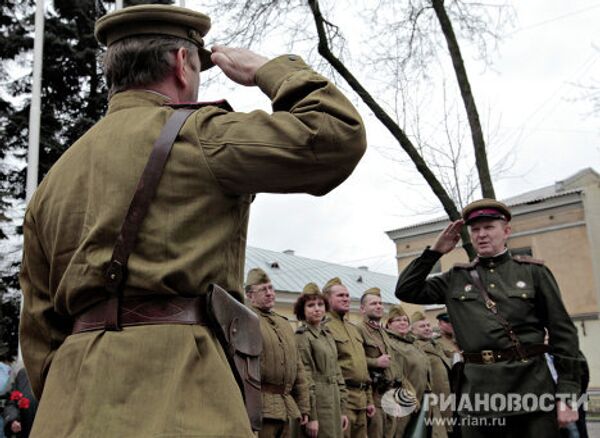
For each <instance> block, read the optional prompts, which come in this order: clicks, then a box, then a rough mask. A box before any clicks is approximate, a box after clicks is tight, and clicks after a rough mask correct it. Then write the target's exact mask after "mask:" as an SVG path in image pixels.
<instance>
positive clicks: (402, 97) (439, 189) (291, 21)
mask: <svg viewBox="0 0 600 438" xmlns="http://www.w3.org/2000/svg"><path fill="white" fill-rule="evenodd" d="M371 4H372V5H373V6H369V5H371ZM201 5H202V6H201V7H202V10H203V11H205V12H207V13H208V14H209V15H211V16H214V17H219V21H220V22H221V26H219V27H221V28H223V27H225V25H224V24H223V22H224V21H226V24H227V26H226V29H227V30H226V34H225V35H224V36H225V40H226V41H225V43H232V44H238V45H242V46H251V45H253V44H255V43H257V42H260V41H263V40H265V41H267V36H268V38H269V39H277V38H280V37H281V38H283V39H285V41H291V44H290V48H292V47H294V46H297V47H302V48H304V49H306V51H308V52H309V53H312V54H314V50H315V49H316V50H317V51H318V53H319V54H320V55H321V56H322V58H323V59H325V60H326V62H327V65H328V66H329V67H330V68H331V69H333V71H334V72H335V75H334V76H336V75H337V77H338V78H339V77H341V78H343V80H344V81H345V82H346V83H347V84H348V85H349V86H350V87H351V88H352V90H353V91H354V92H355V93H356V94H357V95H358V97H359V98H360V99H361V100H362V101H363V102H364V103H365V104H366V105H367V107H368V108H369V109H370V110H371V111H372V113H373V115H374V116H375V117H376V118H377V119H378V120H379V121H380V122H381V123H382V124H383V125H384V127H385V128H386V129H387V131H388V132H389V133H390V134H391V135H392V137H393V138H394V139H395V140H396V142H397V143H398V145H399V146H400V147H401V148H402V150H403V152H404V154H405V155H408V157H409V158H410V160H411V162H412V163H413V165H414V166H415V167H416V169H417V171H418V172H419V173H420V175H421V176H422V177H423V178H424V180H425V181H426V183H427V184H428V185H429V187H430V188H431V190H432V191H433V193H434V194H435V196H436V197H437V199H438V200H439V202H440V203H441V205H442V207H443V208H444V210H445V212H446V213H447V215H448V216H449V217H450V218H451V219H452V220H456V219H458V218H460V213H459V210H460V208H461V207H462V206H464V204H466V203H468V202H469V201H470V200H471V197H472V196H473V194H474V192H475V190H476V189H477V188H479V189H480V190H481V193H482V195H483V196H485V197H490V198H494V197H495V193H494V188H493V184H492V177H491V173H490V166H489V164H488V154H487V149H486V142H485V139H484V130H483V129H482V126H481V122H480V116H479V112H478V110H477V105H476V103H475V97H474V93H473V91H472V89H471V86H470V83H469V79H468V75H467V71H466V68H465V65H464V60H463V54H462V52H461V47H460V45H459V38H460V39H461V40H462V41H463V42H465V43H469V44H468V45H469V47H471V46H473V45H474V46H476V48H477V52H476V53H477V56H478V57H480V58H481V59H483V60H486V59H488V48H489V46H490V44H491V45H495V43H496V42H497V41H498V38H499V34H498V33H497V29H502V28H503V26H505V25H506V24H508V23H509V22H510V18H511V13H512V9H510V8H508V7H506V6H505V5H502V4H496V5H494V4H493V3H492V4H489V3H485V4H484V3H479V2H466V1H461V0H447V1H446V2H444V1H442V0H408V1H402V2H398V1H394V0H380V1H378V2H375V3H364V4H362V3H361V4H358V3H356V2H343V1H336V2H333V1H328V0H322V1H319V0H285V1H284V0H264V1H260V2H236V1H233V0H229V1H226V0H222V1H219V2H210V1H206V2H202V3H201ZM358 8H360V9H358ZM370 8H371V9H370ZM354 17H361V18H362V22H363V24H365V25H364V26H363V27H360V26H355V25H356V23H357V20H356V19H355V18H354ZM349 18H350V19H351V20H354V21H352V27H350V26H347V27H346V28H344V26H343V25H341V24H340V23H347V22H348V19H349ZM359 21H360V20H359ZM345 33H346V34H348V33H350V34H351V35H352V39H351V40H347V39H346V38H345V37H344V34H345ZM352 43H354V45H351V44H352ZM322 66H323V64H321V65H320V66H319V67H322ZM444 68H445V69H446V70H447V69H448V68H449V69H450V70H451V71H452V74H453V76H454V77H455V79H454V81H444V91H443V96H444V97H443V107H444V115H443V117H442V118H441V120H439V121H437V122H436V123H435V125H434V124H433V123H430V131H431V132H429V133H426V132H424V130H423V129H422V128H423V127H424V126H425V125H426V124H427V122H426V120H427V119H429V120H432V119H433V115H432V114H431V113H428V111H429V110H430V109H431V108H432V106H433V105H432V104H431V102H430V101H428V100H427V99H428V94H427V93H428V92H429V91H430V90H431V89H432V88H433V87H434V86H437V85H439V84H435V83H434V80H436V78H438V77H439V74H437V75H434V74H432V72H433V70H435V69H437V71H438V72H439V71H442V72H444ZM368 86H369V87H371V90H368V89H367V87H368ZM373 89H375V92H373ZM451 90H454V92H452V91H451ZM417 91H424V94H423V93H422V94H420V95H419V94H417V93H416V92H417ZM453 94H457V95H458V96H460V101H461V102H462V115H459V116H457V115H458V114H459V113H460V112H459V107H458V106H457V105H456V104H452V103H451V102H452V99H450V97H449V96H450V95H453ZM411 111H412V112H411ZM415 111H416V112H415ZM465 118H466V120H467V122H466V123H463V120H464V119H465ZM467 126H468V128H467ZM467 131H468V133H469V134H470V135H469V137H470V142H471V145H472V153H470V154H469V153H467V148H466V147H465V146H464V143H466V142H467V140H466V138H465V137H466V136H465V132H467ZM465 161H470V162H471V163H472V166H471V168H470V169H468V171H466V172H465V171H464V168H465V167H466V165H465ZM473 169H474V170H475V171H476V174H477V178H472V175H473V172H472V171H471V170H473ZM465 175H466V176H465ZM462 234H463V235H462V238H463V247H464V248H465V250H466V251H467V254H468V255H469V257H471V258H472V257H474V255H475V254H474V251H473V249H472V246H471V244H470V241H469V238H468V235H467V232H466V230H463V233H462Z"/></svg>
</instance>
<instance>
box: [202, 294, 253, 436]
mask: <svg viewBox="0 0 600 438" xmlns="http://www.w3.org/2000/svg"><path fill="white" fill-rule="evenodd" d="M207 309H208V319H209V321H210V324H211V326H212V328H213V331H214V333H215V335H216V336H217V339H218V340H219V342H220V344H221V346H222V347H223V350H224V351H225V354H226V356H227V360H228V361H229V365H230V366H231V370H232V371H233V374H234V376H235V379H236V381H237V383H238V385H239V387H240V390H241V391H242V394H243V396H244V402H245V404H246V411H247V412H248V418H249V419H250V425H251V426H252V429H253V430H255V431H257V430H260V428H261V423H262V396H261V392H260V386H261V384H260V353H261V352H262V337H261V335H260V325H259V320H258V316H257V315H256V314H255V313H254V312H253V311H252V310H250V309H249V308H247V307H246V306H245V305H243V304H242V303H240V302H239V301H237V300H236V299H235V298H234V297H233V296H232V295H231V294H230V293H228V292H227V291H226V290H224V289H222V288H221V287H220V286H218V285H216V284H211V285H210V286H209V290H208V295H207Z"/></svg>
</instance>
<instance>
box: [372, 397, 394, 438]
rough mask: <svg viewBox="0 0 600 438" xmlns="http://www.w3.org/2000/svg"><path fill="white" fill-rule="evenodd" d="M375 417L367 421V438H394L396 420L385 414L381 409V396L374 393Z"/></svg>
mask: <svg viewBox="0 0 600 438" xmlns="http://www.w3.org/2000/svg"><path fill="white" fill-rule="evenodd" d="M373 400H374V402H375V407H376V408H377V410H376V411H375V415H374V416H373V417H372V418H370V419H369V427H368V430H369V438H394V437H395V436H396V429H397V422H396V420H397V418H396V417H394V416H392V415H389V414H387V413H386V412H385V411H384V410H383V409H382V408H381V395H380V394H377V393H374V394H373Z"/></svg>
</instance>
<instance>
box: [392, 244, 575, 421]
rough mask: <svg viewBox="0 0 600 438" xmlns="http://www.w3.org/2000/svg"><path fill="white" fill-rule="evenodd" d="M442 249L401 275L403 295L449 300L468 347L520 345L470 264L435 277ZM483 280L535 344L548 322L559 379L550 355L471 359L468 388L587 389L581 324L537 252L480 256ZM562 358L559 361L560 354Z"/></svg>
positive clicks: (521, 334) (523, 337)
mask: <svg viewBox="0 0 600 438" xmlns="http://www.w3.org/2000/svg"><path fill="white" fill-rule="evenodd" d="M440 256H441V254H440V253H437V252H435V251H431V250H425V252H424V253H423V254H422V255H421V256H420V257H418V258H417V259H415V260H414V261H413V262H412V263H411V264H410V265H409V266H408V267H407V268H406V269H405V270H404V271H403V272H402V274H401V275H400V279H399V280H398V285H397V288H396V295H397V296H398V298H400V299H401V300H405V301H407V302H411V303H418V304H434V303H440V304H446V306H447V307H448V312H449V313H450V317H451V319H452V326H453V328H454V333H455V336H456V340H457V342H458V345H460V346H461V348H462V349H463V350H464V351H465V352H466V353H481V351H482V350H502V349H506V348H510V347H511V346H512V344H511V341H510V339H509V336H508V335H507V333H506V331H505V330H504V328H503V327H502V325H501V324H500V322H499V321H498V320H497V319H496V318H495V317H494V316H493V315H492V314H491V312H490V311H489V310H488V309H486V307H485V303H484V302H483V300H482V298H481V296H480V294H479V292H478V290H477V289H476V288H475V287H474V286H473V284H472V281H471V277H470V275H469V270H470V269H471V267H470V266H466V265H457V266H455V267H454V268H453V269H451V270H449V271H447V272H445V273H443V274H441V275H437V276H433V277H431V278H427V275H428V274H429V272H430V271H431V269H432V267H433V266H434V265H435V263H436V262H437V260H438V259H439V258H440ZM474 266H477V269H478V272H479V275H480V277H481V280H482V282H483V283H484V284H485V285H486V286H487V289H488V292H489V294H490V296H491V297H492V298H493V299H494V300H495V301H496V303H497V306H498V312H499V313H500V314H501V315H502V316H503V317H504V318H505V319H507V320H508V321H509V322H510V324H511V325H512V327H513V328H514V330H515V332H516V335H517V337H518V338H519V340H520V342H521V343H522V344H523V345H525V346H527V345H532V344H541V343H543V342H544V327H545V328H547V330H548V333H549V339H550V345H551V347H552V349H553V352H554V357H555V362H556V370H557V373H558V382H557V384H556V385H555V384H554V382H553V380H552V377H551V375H550V372H549V371H548V367H547V365H546V360H545V358H544V356H543V355H540V356H537V357H533V358H530V359H529V360H527V361H526V362H522V361H520V360H519V359H518V358H517V359H514V360H510V361H503V362H496V363H491V364H474V363H466V364H465V370H464V381H463V384H462V392H463V394H468V395H472V394H475V393H480V394H494V393H500V394H507V393H516V394H527V393H531V394H534V395H542V394H548V393H549V394H555V393H566V394H571V393H575V394H577V393H579V389H580V388H579V376H578V370H579V360H578V338H577V330H576V329H575V326H574V325H573V323H572V321H571V318H570V317H569V315H568V314H567V311H566V310H565V307H564V304H563V303H562V300H561V298H560V292H559V289H558V285H557V284H556V281H555V280H554V277H553V275H552V273H551V272H550V270H549V269H548V268H547V267H546V266H544V265H543V264H542V263H541V262H538V261H535V260H532V259H530V258H516V257H515V258H513V257H512V256H511V255H510V253H509V252H508V251H506V252H504V253H503V254H500V255H498V256H496V257H490V258H481V259H477V261H476V262H475V263H474ZM556 358H558V360H556ZM465 413H470V414H471V415H492V416H498V415H515V414H519V413H521V411H519V410H518V409H517V410H515V411H514V412H485V411H484V412H481V411H476V412H465Z"/></svg>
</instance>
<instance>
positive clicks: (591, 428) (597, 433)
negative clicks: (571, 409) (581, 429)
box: [587, 421, 600, 438]
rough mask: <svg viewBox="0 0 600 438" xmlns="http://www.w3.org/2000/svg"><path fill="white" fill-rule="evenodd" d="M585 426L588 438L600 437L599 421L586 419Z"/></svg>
mask: <svg viewBox="0 0 600 438" xmlns="http://www.w3.org/2000/svg"><path fill="white" fill-rule="evenodd" d="M587 427H588V435H589V436H590V438H600V421H588V424H587Z"/></svg>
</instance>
